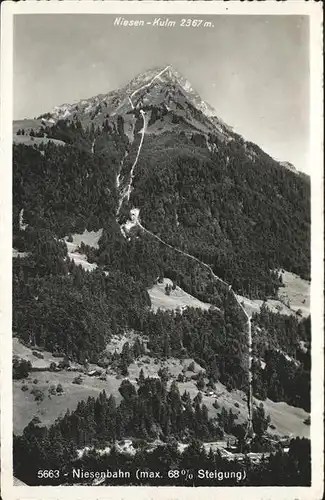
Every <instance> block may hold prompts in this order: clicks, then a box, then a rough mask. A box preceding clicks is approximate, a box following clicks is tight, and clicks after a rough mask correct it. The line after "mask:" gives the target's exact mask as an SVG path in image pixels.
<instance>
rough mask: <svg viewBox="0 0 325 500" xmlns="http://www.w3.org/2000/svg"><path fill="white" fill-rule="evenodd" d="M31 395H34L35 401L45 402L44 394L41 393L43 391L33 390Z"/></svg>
mask: <svg viewBox="0 0 325 500" xmlns="http://www.w3.org/2000/svg"><path fill="white" fill-rule="evenodd" d="M31 394H33V396H34V398H35V401H43V399H44V393H43V391H41V389H36V388H35V387H34V389H32V390H31Z"/></svg>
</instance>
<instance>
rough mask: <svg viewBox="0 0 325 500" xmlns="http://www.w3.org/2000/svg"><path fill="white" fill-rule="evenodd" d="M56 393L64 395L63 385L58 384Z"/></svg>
mask: <svg viewBox="0 0 325 500" xmlns="http://www.w3.org/2000/svg"><path fill="white" fill-rule="evenodd" d="M56 392H57V393H58V394H62V392H63V387H62V385H61V384H58V385H57V386H56Z"/></svg>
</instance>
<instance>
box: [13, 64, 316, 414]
mask: <svg viewBox="0 0 325 500" xmlns="http://www.w3.org/2000/svg"><path fill="white" fill-rule="evenodd" d="M105 103H106V104H105ZM21 123H22V122H20V128H19V129H18V130H17V127H16V129H15V131H16V133H17V134H18V135H17V136H16V137H19V136H21V135H27V136H29V137H30V139H31V144H30V145H29V144H22V143H17V144H14V146H13V148H14V150H13V158H14V160H13V246H14V248H15V249H17V250H19V251H20V252H25V253H26V254H25V257H24V258H16V259H15V260H14V272H13V280H14V308H13V326H14V329H15V331H17V334H18V336H19V337H20V338H21V339H23V340H24V341H25V342H27V343H32V344H35V345H37V346H40V347H44V348H46V349H47V350H50V351H54V352H60V353H63V354H65V355H66V356H68V357H70V358H71V359H77V360H78V361H80V362H84V361H85V360H86V359H90V360H91V361H94V362H102V363H105V362H106V363H109V362H110V360H107V359H105V357H104V356H103V351H104V348H105V344H106V342H107V340H108V339H109V338H110V336H112V335H114V334H120V333H122V332H123V331H125V330H127V329H131V330H134V331H136V332H138V333H139V334H140V335H145V336H146V337H147V338H148V339H149V340H148V349H149V351H150V352H151V354H152V355H154V356H157V357H168V356H170V355H173V356H175V357H182V356H192V357H193V358H194V359H197V360H198V362H199V363H200V365H201V366H203V367H204V369H206V370H207V374H208V377H209V378H210V379H211V383H213V381H214V380H217V379H220V380H221V381H222V383H224V384H226V385H227V386H228V388H229V389H232V388H242V389H244V390H246V389H247V357H248V346H247V332H246V323H245V321H246V318H245V317H244V315H243V313H242V312H240V310H239V309H238V304H236V303H235V300H234V298H233V296H232V295H231V293H229V290H228V288H227V287H225V286H222V284H221V282H217V281H216V280H215V279H214V278H213V276H212V274H211V272H209V270H208V269H207V268H206V267H204V266H202V265H200V262H199V261H202V262H203V263H205V264H208V265H209V266H211V268H212V270H213V272H214V273H215V275H217V276H219V277H220V278H221V279H223V280H224V281H226V282H227V283H231V284H232V287H233V290H234V291H235V292H236V293H239V294H241V295H245V296H247V297H251V298H261V299H266V298H268V297H273V296H275V294H276V292H277V290H278V288H279V286H281V278H280V275H279V273H278V269H279V268H284V269H286V270H287V271H291V272H294V273H296V274H298V275H300V276H301V277H304V278H306V279H308V278H309V275H310V250H309V245H310V244H309V241H310V208H309V205H310V194H309V191H310V185H309V180H308V178H306V177H304V176H301V175H300V174H299V173H297V172H293V171H291V170H289V169H287V168H285V167H283V166H282V165H281V164H279V163H277V162H275V161H274V160H273V159H272V158H271V157H270V156H269V155H267V154H266V153H265V152H263V151H262V150H261V149H260V148H259V147H258V146H256V145H254V144H253V143H250V142H247V141H244V139H243V138H242V137H240V136H239V135H238V134H236V133H235V132H234V131H233V130H232V128H231V127H229V126H227V125H226V124H225V123H224V122H223V121H222V120H221V119H220V118H218V117H217V116H216V115H215V114H214V111H213V110H212V109H211V108H210V107H209V106H208V105H207V104H206V103H204V102H203V101H202V100H201V99H200V97H199V96H198V95H197V94H196V93H195V91H194V90H193V89H192V88H191V86H190V84H189V83H188V82H186V80H185V79H184V78H183V77H181V76H180V75H179V74H178V73H177V72H176V71H175V70H173V69H171V68H170V67H167V68H159V69H158V70H152V71H150V72H148V73H146V74H144V75H140V76H139V77H137V78H136V79H135V80H134V81H132V82H130V84H128V85H127V86H126V87H125V88H123V89H119V90H117V91H116V92H115V93H114V92H113V93H110V94H107V95H104V94H103V95H102V96H97V97H95V98H91V99H89V100H85V101H83V102H81V103H79V104H76V105H65V106H63V107H58V108H56V109H55V110H54V111H53V112H52V113H47V114H46V115H44V116H43V117H40V118H39V119H38V120H37V121H35V122H31V123H34V125H35V126H34V128H33V129H32V128H31V127H30V126H29V127H28V128H26V129H22V127H21ZM35 136H36V137H38V138H44V139H45V140H44V142H42V141H37V144H36V143H35V140H34V141H33V138H34V137H35ZM51 138H52V139H56V140H59V141H61V142H60V145H57V144H54V143H52V142H51V141H50V140H49V139H51ZM14 140H15V137H14ZM18 142H19V141H18ZM62 142H63V143H65V146H62ZM134 167H135V168H134ZM132 169H133V170H134V171H133V174H134V175H133V176H131V175H130V173H131V170H132ZM131 181H132V182H131ZM127 188H129V191H130V198H129V199H128V197H127V196H125V193H126V192H127ZM123 193H124V195H123ZM122 195H123V198H121V197H122ZM120 201H122V203H121V211H120V213H119V214H118V215H117V208H118V206H119V202H120ZM132 207H136V208H137V209H138V210H139V211H140V217H141V223H142V225H143V227H145V228H146V229H147V230H149V231H151V232H152V233H153V234H154V235H157V236H159V237H160V238H161V239H162V240H163V241H165V242H167V243H168V244H170V245H172V246H174V247H177V248H178V249H180V250H184V251H186V252H187V253H189V254H191V255H192V256H194V257H196V258H197V259H199V261H195V260H193V259H192V260H191V259H189V258H187V257H186V256H184V255H182V254H181V253H179V252H178V253H177V252H175V251H173V249H172V248H171V247H168V246H164V245H162V244H161V243H159V241H158V240H157V239H154V238H152V237H151V235H150V233H146V232H144V231H141V227H139V226H138V227H135V228H134V229H131V230H130V231H129V232H128V233H127V234H126V233H125V232H124V233H123V231H121V225H122V224H123V223H124V222H125V221H126V220H127V219H128V217H129V211H130V209H131V208H132ZM85 229H87V230H88V231H98V230H99V229H103V231H102V236H101V238H100V240H99V242H98V248H91V247H89V246H86V245H83V246H82V252H83V253H85V254H86V255H87V258H88V261H89V262H95V263H97V265H98V268H97V270H96V271H94V272H93V273H87V272H85V271H83V270H81V269H80V268H78V267H76V265H75V263H74V261H73V260H71V259H69V257H68V254H67V248H66V244H65V242H64V241H63V240H62V239H63V238H64V237H68V236H69V235H71V234H73V233H79V234H80V233H83V231H84V230H85ZM162 277H168V278H170V279H172V280H173V282H174V283H175V284H176V283H177V284H178V285H179V286H181V287H182V288H183V289H184V290H185V291H186V292H188V293H190V294H192V295H193V296H194V297H196V298H198V299H200V300H202V301H204V302H209V303H211V304H213V305H214V306H216V308H214V309H213V308H212V309H211V310H209V311H200V310H196V309H193V310H191V309H189V310H188V311H186V313H184V314H183V315H181V314H178V313H174V312H173V311H172V312H165V313H157V314H154V313H152V312H151V311H150V297H149V295H148V292H147V289H148V288H149V287H151V286H152V285H153V284H155V283H156V281H157V279H158V278H159V279H161V278H162ZM254 321H255V322H256V325H259V327H260V328H264V330H263V335H264V337H263V345H260V344H258V345H256V346H255V348H256V357H258V356H260V357H261V356H265V357H267V356H268V359H269V360H270V366H271V368H270V370H269V371H268V372H265V373H264V374H263V373H262V372H261V370H260V368H259V366H256V367H255V372H256V390H258V391H259V394H260V396H261V397H263V398H265V397H267V396H268V395H270V393H272V395H273V397H274V398H275V399H276V398H280V397H281V398H283V399H284V400H287V401H290V402H291V403H292V404H300V405H302V406H303V407H304V408H308V405H309V402H308V398H309V394H308V380H309V378H308V377H309V373H308V370H309V366H308V359H307V360H303V361H301V360H300V361H299V363H298V364H299V366H298V365H296V364H288V366H287V365H285V367H284V369H283V371H284V376H286V375H287V374H288V373H289V372H290V378H289V380H288V383H287V384H286V385H285V387H282V388H281V389H279V388H277V389H276V390H275V391H274V390H273V392H272V390H271V389H272V388H271V385H272V384H273V381H274V376H275V375H274V374H275V372H276V365H277V363H278V362H279V359H278V358H279V357H281V356H282V354H281V353H279V354H274V352H277V350H279V351H284V352H288V350H290V354H292V355H293V356H296V357H299V355H298V354H297V353H298V350H297V349H298V347H297V346H298V345H299V341H306V342H310V335H309V333H310V332H307V333H306V331H307V330H308V327H306V330H305V329H304V328H301V327H299V321H298V320H297V321H296V322H293V324H290V325H289V326H290V332H291V334H290V338H289V339H288V338H287V337H286V335H285V332H286V330H287V328H288V325H287V324H285V323H283V322H281V321H277V320H273V317H271V318H268V320H266V319H265V316H263V315H261V317H258V315H257V316H256V318H255V319H254ZM270 324H272V328H273V340H272V342H271V343H269V342H268V340H269V338H268V336H270V335H271V334H270V333H268V331H269V330H270ZM274 332H275V334H274ZM308 347H309V346H308ZM270 350H271V351H272V353H271V354H269V351H270ZM276 356H277V358H276ZM307 357H308V355H307ZM275 358H276V359H275ZM128 361H129V360H127V359H121V363H120V365H119V366H120V369H121V371H122V372H124V373H125V372H126V371H127V364H128ZM281 376H282V375H281ZM301 380H303V387H304V388H306V390H305V389H304V396H300V395H297V394H296V390H297V387H298V386H299V381H301ZM270 391H271V392H270ZM301 399H303V401H301Z"/></svg>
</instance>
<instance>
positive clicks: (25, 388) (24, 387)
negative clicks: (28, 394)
mask: <svg viewBox="0 0 325 500" xmlns="http://www.w3.org/2000/svg"><path fill="white" fill-rule="evenodd" d="M21 390H22V391H24V392H25V391H28V386H27V385H26V384H24V385H22V386H21Z"/></svg>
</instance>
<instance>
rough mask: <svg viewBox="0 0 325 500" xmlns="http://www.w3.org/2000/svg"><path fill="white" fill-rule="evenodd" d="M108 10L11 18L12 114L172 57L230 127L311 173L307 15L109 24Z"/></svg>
mask: <svg viewBox="0 0 325 500" xmlns="http://www.w3.org/2000/svg"><path fill="white" fill-rule="evenodd" d="M115 17H116V16H115V15H111V14H109V15H103V14H102V15H82V14H81V15H80V14H79V15H67V14H61V15H28V16H27V15H25V16H24V15H19V16H16V18H15V31H14V118H15V119H20V118H32V117H34V116H38V115H39V114H41V113H43V112H46V111H50V110H51V109H52V108H53V107H54V106H56V105H59V104H62V103H64V102H73V101H76V100H79V99H82V98H87V97H91V96H93V95H96V94H99V93H105V92H109V91H110V90H113V89H115V88H118V87H121V86H123V85H125V84H126V83H127V82H128V81H129V80H130V79H132V78H133V77H134V76H136V75H137V74H138V73H141V72H142V71H145V70H146V69H150V68H152V67H156V66H162V65H166V64H171V65H172V66H174V67H175V68H176V69H177V70H178V71H180V72H181V73H182V74H183V76H184V77H186V78H187V79H188V80H189V81H190V82H191V84H192V86H193V87H194V88H195V89H196V90H197V91H198V92H199V94H200V95H201V97H202V98H203V99H204V100H205V101H207V102H209V103H210V104H211V105H212V106H213V107H214V108H215V109H216V111H217V114H218V115H219V116H220V117H221V118H222V119H223V120H224V121H225V122H226V123H228V124H229V125H231V126H233V127H234V129H235V131H236V132H238V133H240V134H242V135H243V136H244V137H245V138H246V139H247V140H250V141H253V142H255V143H257V144H258V145H259V146H261V147H262V148H263V149H264V150H265V151H266V152H267V153H269V154H270V155H271V156H273V157H274V158H276V159H278V160H283V161H284V160H286V161H290V162H291V163H293V164H294V165H295V166H296V168H298V169H299V170H302V171H305V172H307V173H308V172H309V168H308V158H307V157H308V149H309V44H308V38H309V26H308V18H307V17H301V16H222V15H219V16H209V17H207V16H200V18H202V19H204V20H209V21H213V24H214V28H202V29H194V28H192V29H184V28H180V27H176V28H153V27H151V26H146V27H143V28H123V27H115V26H114V25H113V22H114V19H115ZM125 17H128V16H125ZM142 17H144V16H142ZM148 17H150V18H153V17H157V16H152V15H150V16H148ZM130 18H132V19H135V18H137V16H131V17H130ZM169 18H170V19H172V18H177V19H180V17H179V16H171V15H170V16H169Z"/></svg>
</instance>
